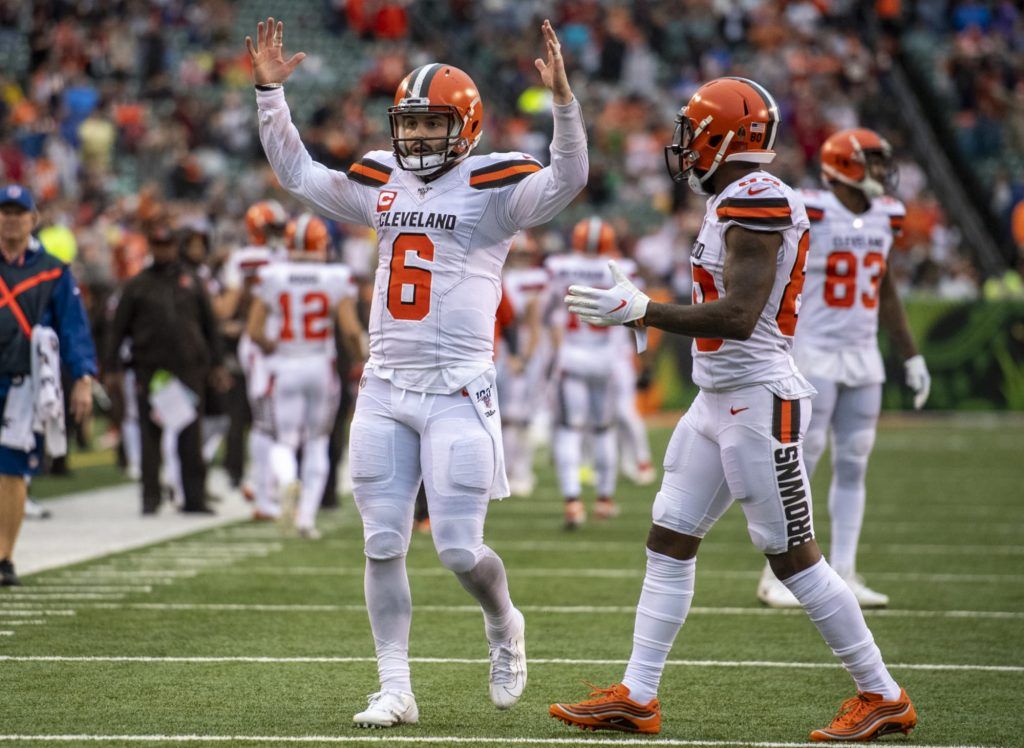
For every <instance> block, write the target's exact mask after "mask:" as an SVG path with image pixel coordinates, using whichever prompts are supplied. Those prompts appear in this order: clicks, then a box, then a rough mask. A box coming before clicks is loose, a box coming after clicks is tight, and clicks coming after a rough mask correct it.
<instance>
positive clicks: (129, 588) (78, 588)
mask: <svg viewBox="0 0 1024 748" xmlns="http://www.w3.org/2000/svg"><path fill="white" fill-rule="evenodd" d="M152 591H153V588H152V587H150V586H149V585H148V584H135V585H127V584H124V585H120V584H119V585H116V586H109V585H106V586H104V585H95V584H93V585H86V584H63V585H60V584H55V583H53V582H52V581H51V582H50V583H49V584H40V585H36V583H35V582H33V583H32V586H30V587H11V588H10V589H9V590H8V591H7V594H10V595H12V596H14V597H24V596H26V595H38V594H42V593H44V592H45V593H46V594H57V593H69V592H81V593H90V594H105V593H106V594H109V593H112V592H152ZM0 600H2V598H0Z"/></svg>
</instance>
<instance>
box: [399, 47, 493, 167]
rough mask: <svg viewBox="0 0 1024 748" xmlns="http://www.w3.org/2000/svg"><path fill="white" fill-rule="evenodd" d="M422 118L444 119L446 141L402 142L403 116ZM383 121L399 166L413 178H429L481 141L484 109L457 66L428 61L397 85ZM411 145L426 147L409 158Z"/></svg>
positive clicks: (411, 154) (474, 88)
mask: <svg viewBox="0 0 1024 748" xmlns="http://www.w3.org/2000/svg"><path fill="white" fill-rule="evenodd" d="M427 114H435V115H442V116H444V117H445V118H447V122H448V127H447V133H448V134H447V136H446V137H444V138H407V137H401V129H400V124H401V120H402V117H403V116H408V115H421V116H422V115H427ZM388 119H389V120H390V122H391V145H392V148H393V149H394V152H395V158H396V159H397V160H398V165H399V166H400V167H401V168H403V169H405V170H406V171H411V172H414V173H416V174H431V173H433V172H435V171H437V170H438V169H440V168H441V167H443V166H447V165H448V164H450V163H454V162H456V161H459V160H461V159H463V158H465V157H466V156H468V155H469V152H470V151H472V150H473V148H475V147H476V144H477V143H479V142H480V135H481V134H482V133H483V121H484V107H483V103H482V102H481V101H480V92H479V91H478V90H477V87H476V84H475V83H473V79H472V78H470V77H469V76H468V75H466V74H465V73H464V72H462V71H461V70H459V69H458V68H456V67H452V66H451V65H442V64H440V63H437V62H432V63H430V64H429V65H421V66H420V67H418V68H416V69H415V70H413V71H412V72H411V73H409V74H408V75H407V76H405V78H403V79H402V82H401V83H399V84H398V90H397V91H395V103H394V106H391V107H388ZM414 143H420V144H421V147H424V146H425V147H426V148H425V151H426V152H424V153H420V154H418V155H414V154H413V153H412V152H411V149H410V147H411V146H412V145H413V144H414Z"/></svg>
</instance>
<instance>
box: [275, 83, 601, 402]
mask: <svg viewBox="0 0 1024 748" xmlns="http://www.w3.org/2000/svg"><path fill="white" fill-rule="evenodd" d="M257 100H258V102H259V118H260V137H261V140H262V142H263V146H264V150H265V152H266V154H267V158H268V159H269V161H270V163H271V166H272V167H273V168H274V171H275V173H276V174H277V177H278V179H279V180H280V182H281V184H282V186H283V187H284V188H285V189H287V190H288V191H289V192H290V193H291V194H292V195H294V196H295V197H296V198H298V199H299V200H301V201H302V202H304V203H305V204H307V205H309V206H310V207H312V208H313V209H315V210H316V211H318V212H320V213H321V214H323V215H326V216H329V217H331V218H334V219H337V220H340V221H347V222H350V223H362V224H365V225H368V226H371V227H373V228H374V229H375V230H376V232H377V243H378V258H379V259H378V264H377V269H376V273H375V280H374V292H373V302H372V304H371V309H370V324H369V328H370V329H369V333H370V360H369V362H368V366H369V367H370V368H371V369H372V370H373V371H374V372H375V373H376V374H377V375H378V376H382V377H384V378H386V379H390V380H391V381H392V382H394V383H395V384H397V385H398V386H400V387H403V388H405V389H412V390H416V391H421V392H434V393H449V392H453V391H456V390H457V389H459V388H461V387H462V386H464V385H465V384H466V383H468V382H469V381H471V380H472V379H474V378H476V377H477V376H479V375H480V374H482V373H483V372H485V371H487V370H488V369H490V368H491V367H493V358H494V322H495V312H496V310H497V307H498V301H499V300H500V298H501V269H502V266H503V265H504V263H505V257H506V255H507V254H508V248H509V244H510V243H511V241H512V237H513V236H514V235H515V234H516V232H517V231H518V230H519V229H521V228H528V227H530V226H536V225H539V224H542V223H546V222H547V221H549V220H551V219H552V218H553V217H554V216H555V215H557V214H558V213H559V212H560V211H561V210H562V209H563V208H564V207H565V206H566V205H568V204H569V202H570V201H571V200H572V199H573V198H574V197H575V196H576V194H577V193H579V191H580V190H581V189H582V188H583V186H584V185H585V184H586V179H587V174H588V161H587V150H586V138H585V131H584V129H583V122H582V116H581V115H580V114H579V107H578V105H576V106H574V107H573V108H572V110H571V112H570V111H569V110H568V109H567V110H566V111H567V112H569V114H560V115H559V116H562V117H563V118H564V117H570V118H571V121H570V122H569V123H568V124H562V125H561V126H562V127H563V128H569V129H573V130H574V132H573V133H572V134H573V135H574V138H573V139H572V142H573V143H574V144H575V145H574V150H572V151H571V152H562V151H559V150H557V149H556V148H555V147H554V145H553V146H552V151H551V165H550V166H547V167H543V168H542V167H541V164H540V163H539V162H538V161H537V160H536V159H534V158H532V157H531V156H528V155H526V154H522V153H492V154H489V155H485V156H473V155H470V156H468V157H466V158H465V159H463V160H462V161H461V162H459V163H458V164H457V165H456V166H455V167H453V168H452V169H451V170H450V171H448V172H446V173H444V174H442V175H441V176H439V177H437V178H436V179H434V180H432V181H430V182H424V181H423V180H422V179H420V178H419V177H417V176H416V175H415V174H412V173H410V172H407V171H404V170H403V169H401V168H399V167H398V165H397V164H396V160H395V157H394V154H393V153H391V152H390V151H371V152H369V153H367V154H366V156H365V157H364V158H363V159H361V160H360V161H358V162H357V163H355V164H353V165H352V166H351V168H350V169H349V170H348V174H347V175H346V174H343V173H341V172H337V171H332V170H330V169H328V168H326V167H325V166H323V165H322V164H318V163H315V162H314V161H313V160H312V159H311V158H310V156H309V154H308V153H307V152H306V149H305V147H304V146H303V145H302V142H301V140H300V138H299V134H298V131H297V130H296V129H295V127H294V125H292V123H291V119H290V116H289V112H288V107H287V105H286V104H285V100H284V96H283V94H281V93H280V91H279V90H278V91H275V92H271V93H263V92H261V93H259V94H258V95H257ZM556 127H557V123H556Z"/></svg>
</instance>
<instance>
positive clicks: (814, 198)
mask: <svg viewBox="0 0 1024 748" xmlns="http://www.w3.org/2000/svg"><path fill="white" fill-rule="evenodd" d="M799 194H800V199H801V200H803V201H804V208H805V209H806V210H807V220H808V221H810V222H811V225H812V226H813V225H814V224H816V223H821V222H822V221H823V220H825V203H826V200H825V195H824V193H822V191H821V190H800V193H799Z"/></svg>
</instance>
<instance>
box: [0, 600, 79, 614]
mask: <svg viewBox="0 0 1024 748" xmlns="http://www.w3.org/2000/svg"><path fill="white" fill-rule="evenodd" d="M38 608H39V606H38V605H36V604H35V603H22V604H21V606H18V605H5V606H3V607H0V616H26V617H27V616H73V615H75V614H76V613H75V611H73V610H38Z"/></svg>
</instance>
